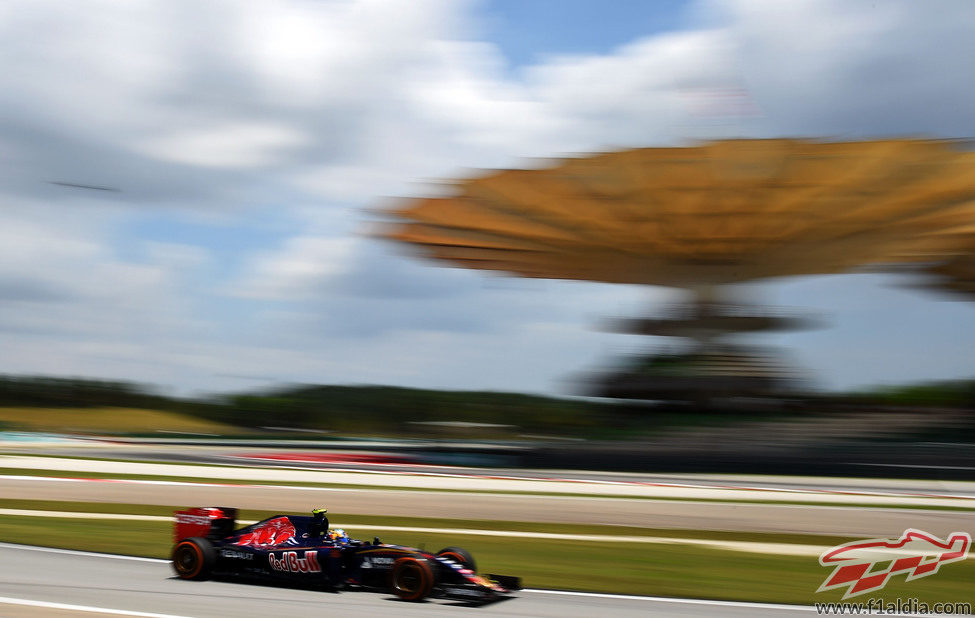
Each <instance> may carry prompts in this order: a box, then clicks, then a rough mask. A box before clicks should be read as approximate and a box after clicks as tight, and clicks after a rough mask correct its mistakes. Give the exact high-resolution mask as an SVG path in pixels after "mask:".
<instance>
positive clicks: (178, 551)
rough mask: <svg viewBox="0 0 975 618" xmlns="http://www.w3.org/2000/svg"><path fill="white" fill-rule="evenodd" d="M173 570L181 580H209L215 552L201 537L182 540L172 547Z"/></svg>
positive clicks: (211, 545) (214, 562)
mask: <svg viewBox="0 0 975 618" xmlns="http://www.w3.org/2000/svg"><path fill="white" fill-rule="evenodd" d="M172 560H173V562H172V564H173V570H174V571H176V575H177V576H179V577H180V578H181V579H197V580H201V579H209V578H210V573H211V572H212V571H213V565H214V564H216V562H217V550H216V549H215V548H214V547H213V543H211V542H210V541H208V540H207V539H204V538H203V537H199V536H194V537H190V538H188V539H183V540H182V541H180V542H179V543H177V544H176V546H175V547H173V555H172Z"/></svg>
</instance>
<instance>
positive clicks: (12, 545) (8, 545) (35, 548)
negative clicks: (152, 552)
mask: <svg viewBox="0 0 975 618" xmlns="http://www.w3.org/2000/svg"><path fill="white" fill-rule="evenodd" d="M0 547H5V548H7V549H22V550H24V551H36V552H41V553H45V554H65V555H68V556H88V557H89V558H114V559H115V560H135V561H137V562H162V563H165V564H169V560H163V559H161V558H143V557H142V556H123V555H121V554H101V553H97V552H93V551H79V550H76V549H58V548H56V547H38V546H37V545H20V544H19V543H0Z"/></svg>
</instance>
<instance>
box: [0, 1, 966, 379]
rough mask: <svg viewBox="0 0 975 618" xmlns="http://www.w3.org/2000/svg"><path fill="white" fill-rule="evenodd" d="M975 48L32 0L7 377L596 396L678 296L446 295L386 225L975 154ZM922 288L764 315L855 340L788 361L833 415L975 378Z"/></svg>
mask: <svg viewBox="0 0 975 618" xmlns="http://www.w3.org/2000/svg"><path fill="white" fill-rule="evenodd" d="M973 26H975V4H973V3H970V2H967V1H964V0H959V1H958V2H950V1H941V0H938V1H935V2H931V3H919V2H914V1H910V0H904V1H898V0H891V1H885V2H864V1H858V0H795V1H790V2H781V1H779V0H750V1H744V0H741V1H739V0H720V1H710V0H708V1H701V2H697V1H675V0H661V1H659V2H645V1H638V0H618V1H616V2H611V3H607V2H598V1H586V0H468V1H463V0H382V1H380V0H353V1H330V0H320V1H312V0H268V1H258V0H255V1H253V2H238V1H235V0H234V1H231V0H226V1H221V0H214V1H210V2H205V3H199V2H189V1H182V0H158V1H127V2H121V1H119V2H108V1H100V0H91V1H83V2H60V1H44V0H25V1H19V0H11V1H8V2H4V3H2V4H0V373H7V374H43V375H66V376H68V375H70V376H81V377H92V378H106V379H117V380H132V381H138V382H147V383H152V384H156V385H159V386H160V387H161V388H163V389H165V390H166V391H167V392H173V393H179V394H202V393H213V392H226V391H230V390H250V389H257V388H262V387H266V386H268V385H270V384H278V383H291V382H305V383H323V384H352V383H370V384H395V385H404V386H417V387H432V388H449V389H492V390H514V391H528V392H537V393H549V394H559V395H566V394H574V393H576V392H577V390H578V384H577V383H576V382H575V378H576V377H577V376H579V375H581V374H584V373H586V372H587V371H589V370H591V369H593V368H598V367H603V366H605V365H606V364H607V363H611V362H612V361H613V359H614V358H618V357H619V356H620V355H623V354H627V353H633V352H641V351H646V350H649V349H653V348H654V347H655V346H659V345H663V344H665V343H666V341H665V340H662V339H656V338H645V337H644V338H641V337H635V336H627V335H619V334H613V333H606V332H601V331H599V330H598V329H597V328H596V325H597V324H599V323H600V322H601V321H602V320H603V319H604V318H606V317H614V316H639V315H644V314H647V313H652V312H653V311H654V310H655V308H656V309H659V308H660V307H662V306H663V305H664V304H666V303H669V302H674V301H678V300H680V299H681V298H682V296H681V295H680V293H679V291H675V290H672V289H666V288H659V287H637V286H611V285H605V284H591V283H583V282H560V281H524V280H519V279H515V278H510V277H504V276H498V275H491V274H485V273H481V272H468V271H464V270H459V269H451V268H443V267H438V266H435V265H432V264H430V263H428V262H424V261H421V260H418V259H415V257H413V256H412V255H411V254H410V252H409V251H404V250H403V249H401V248H399V247H396V246H391V245H389V244H387V243H385V242H382V241H379V240H376V239H375V238H371V237H370V236H369V234H368V232H369V230H370V229H371V226H372V225H373V224H374V222H375V220H376V215H375V214H374V211H375V210H376V209H381V208H386V207H389V206H390V205H391V204H395V203H396V199H397V198H403V197H415V196H423V195H438V194H442V192H443V191H444V186H443V183H442V182H438V180H441V179H449V178H456V177H462V176H464V175H465V174H470V173H471V171H472V170H476V169H480V168H498V167H511V166H518V165H524V164H526V162H527V163H528V164H532V163H531V162H532V161H534V160H535V159H536V158H545V157H556V156H560V155H565V154H572V153H581V152H592V151H597V150H601V149H606V148H625V147H641V146H661V145H664V146H669V145H680V144H686V143H690V142H692V141H694V140H702V139H724V138H730V137H758V138H761V137H781V136H787V137H803V136H826V137H829V138H834V139H844V140H847V139H861V138H872V137H886V136H904V135H911V136H917V135H926V136H936V137H971V136H972V132H973V131H975V129H973V127H975V122H973V121H975V81H973V80H972V79H971V71H972V69H971V67H972V66H975V38H973V37H971V36H970V33H971V29H972V27H973ZM58 183H60V184H58ZM71 185H85V186H87V187H96V188H84V187H79V186H71ZM106 189H107V190H106ZM905 283H909V282H908V281H906V280H903V279H902V278H899V277H895V276H893V275H876V274H863V273H860V274H851V275H839V276H829V277H805V278H800V279H792V280H787V281H769V282H762V283H757V284H753V285H750V286H748V291H749V293H750V294H751V295H752V296H753V297H755V298H757V300H759V301H761V302H765V303H769V304H772V305H776V306H785V307H792V308H795V309H797V310H803V311H809V312H811V313H814V314H816V315H820V316H823V317H824V318H825V319H826V320H827V321H828V323H829V326H828V328H825V329H820V330H816V331H809V332H803V333H795V334H788V335H775V336H764V337H763V338H762V339H761V341H762V343H764V344H767V345H776V346H781V347H782V348H783V349H784V353H785V354H787V356H788V357H789V358H790V359H791V360H792V361H793V362H794V363H795V364H796V365H797V366H799V367H801V368H802V369H803V370H805V371H806V372H808V375H809V376H811V377H812V378H813V380H814V382H815V384H817V385H818V386H820V387H822V388H829V389H846V388H855V387H860V386H865V385H875V384H885V383H898V382H908V381H922V380H929V379H947V378H958V377H972V376H975V355H973V354H972V353H971V350H972V349H975V334H973V331H975V329H971V328H969V325H970V324H971V323H972V319H973V317H975V313H973V312H975V307H973V306H972V305H970V304H967V303H961V302H952V301H949V300H945V299H942V298H941V297H938V296H936V295H933V294H928V293H922V292H919V291H917V290H916V289H912V288H911V287H910V286H907V285H905Z"/></svg>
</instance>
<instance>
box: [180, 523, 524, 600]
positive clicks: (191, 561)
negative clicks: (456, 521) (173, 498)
mask: <svg viewBox="0 0 975 618" xmlns="http://www.w3.org/2000/svg"><path fill="white" fill-rule="evenodd" d="M236 522H237V509H235V508H227V507H198V508H191V509H186V510H182V511H176V513H175V529H174V540H175V545H174V546H173V553H172V565H173V569H174V570H175V571H176V575H177V576H179V577H181V578H182V579H197V580H198V579H208V578H211V577H213V578H236V579H243V580H251V581H255V580H256V581H260V582H265V583H273V582H277V583H282V584H293V585H299V586H310V587H321V588H324V589H326V590H331V591H336V592H337V591H339V590H354V589H361V590H371V591H388V592H391V593H393V594H395V595H396V596H398V597H399V598H400V599H403V600H404V601H422V600H424V599H426V598H427V597H446V598H453V599H460V600H465V601H468V602H471V603H487V602H490V601H496V600H499V599H502V598H506V597H508V596H509V595H510V593H511V592H513V591H515V590H519V589H521V580H520V579H519V578H517V577H511V576H504V575H493V574H492V575H488V576H487V577H481V576H479V575H477V573H476V568H477V567H476V564H475V562H474V557H473V556H471V554H470V553H469V552H468V551H466V550H464V549H462V548H460V547H445V548H444V549H441V550H440V551H438V552H437V553H435V554H432V553H429V552H426V551H423V550H421V549H416V548H414V547H404V546H401V545H390V544H387V543H383V542H381V541H380V540H379V539H378V538H373V540H372V541H361V540H356V539H350V538H349V537H348V536H347V535H346V534H345V532H344V531H342V530H341V529H331V528H329V523H328V518H327V517H326V515H325V510H324V509H316V510H314V511H312V515H311V516H306V515H275V516H274V517H269V518H267V519H265V520H263V521H259V522H257V523H256V524H253V525H250V526H246V527H243V528H240V529H236Z"/></svg>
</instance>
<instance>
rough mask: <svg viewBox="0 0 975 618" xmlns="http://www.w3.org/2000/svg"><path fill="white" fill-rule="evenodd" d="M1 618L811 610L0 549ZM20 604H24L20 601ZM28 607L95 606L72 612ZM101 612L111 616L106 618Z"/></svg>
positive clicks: (484, 616) (691, 616)
mask: <svg viewBox="0 0 975 618" xmlns="http://www.w3.org/2000/svg"><path fill="white" fill-rule="evenodd" d="M0 551H2V552H3V556H4V560H3V561H0V616H30V617H34V616H100V615H120V612H128V613H121V615H139V614H137V613H134V612H140V613H142V614H141V615H146V613H149V614H156V615H159V614H162V615H165V616H171V617H175V618H227V617H235V618H251V617H253V618H267V617H268V616H285V615H295V616H312V615H322V616H326V615H327V616H380V615H390V616H406V617H411V616H416V617H420V616H434V617H440V616H442V617H457V616H463V617H468V618H473V617H477V618H488V617H492V616H494V617H497V616H505V617H511V616H525V617H528V616H541V617H548V616H551V617H558V618H589V617H591V616H606V615H612V616H613V617H614V618H625V617H629V616H678V617H687V618H697V617H701V618H703V617H705V616H716V615H718V616H731V617H736V618H737V617H742V618H744V617H745V616H758V617H762V618H764V617H766V616H768V617H770V618H771V617H777V616H800V615H809V613H810V612H811V611H812V612H813V613H814V610H813V609H812V608H806V607H794V608H793V607H789V606H762V605H757V604H748V603H728V604H725V603H721V602H706V601H704V602H699V601H685V600H681V599H673V600H662V599H652V598H648V597H632V598H626V597H621V596H618V595H615V596H614V595H602V596H600V595H591V596H590V595H586V596H581V595H571V594H560V593H554V594H552V593H543V592H535V591H522V592H520V593H518V595H517V596H516V597H515V598H512V599H508V600H505V601H502V602H499V603H495V604H492V605H486V606H481V607H472V606H468V605H465V604H462V603H458V602H455V601H443V600H434V601H429V602H425V603H419V604H415V603H405V602H402V601H399V600H398V599H396V598H395V597H392V596H390V595H385V594H376V593H368V592H342V593H326V592H318V591H314V590H297V589H290V588H277V587H271V586H258V585H251V584H242V583H233V582H212V581H209V582H187V581H182V580H179V579H176V578H174V577H173V575H172V572H171V570H170V567H169V565H168V564H167V563H165V562H163V561H158V560H150V559H122V558H120V557H112V556H104V555H97V554H85V553H82V552H64V551H60V550H44V549H42V548H32V547H26V546H16V545H6V544H0ZM17 600H19V601H21V602H20V603H18V602H17ZM23 601H27V602H40V603H52V604H68V605H75V606H83V607H85V608H89V609H88V610H87V611H78V610H73V611H72V610H66V609H64V608H58V607H52V606H50V605H41V606H38V605H25V604H23ZM96 608H99V609H102V610H104V611H102V612H99V611H97V609H96Z"/></svg>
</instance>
